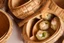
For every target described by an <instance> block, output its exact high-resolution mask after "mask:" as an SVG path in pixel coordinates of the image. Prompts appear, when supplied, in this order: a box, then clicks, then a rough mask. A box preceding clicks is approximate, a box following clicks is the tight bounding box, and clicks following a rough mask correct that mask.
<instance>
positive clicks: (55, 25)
mask: <svg viewBox="0 0 64 43" xmlns="http://www.w3.org/2000/svg"><path fill="white" fill-rule="evenodd" d="M57 22H58V21H57V18H54V19H53V20H52V21H51V28H52V29H53V30H56V29H57V26H58V25H57V24H58V23H57Z"/></svg>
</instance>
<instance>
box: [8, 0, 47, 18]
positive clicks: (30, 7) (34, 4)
mask: <svg viewBox="0 0 64 43" xmlns="http://www.w3.org/2000/svg"><path fill="white" fill-rule="evenodd" d="M46 1H47V0H44V1H43V0H9V1H8V6H9V9H10V10H11V12H12V13H13V14H14V15H15V16H16V17H17V18H19V19H25V18H26V17H28V16H30V15H32V14H33V13H34V12H36V11H37V10H38V8H39V7H40V6H41V5H42V4H44V3H46Z"/></svg>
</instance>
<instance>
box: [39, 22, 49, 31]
mask: <svg viewBox="0 0 64 43" xmlns="http://www.w3.org/2000/svg"><path fill="white" fill-rule="evenodd" d="M39 28H40V29H41V30H47V29H48V28H49V22H48V21H41V22H40V23H39Z"/></svg>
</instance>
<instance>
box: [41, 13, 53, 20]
mask: <svg viewBox="0 0 64 43" xmlns="http://www.w3.org/2000/svg"><path fill="white" fill-rule="evenodd" d="M53 17H54V15H53V14H51V13H45V14H44V15H42V18H44V19H47V20H51V19H52V18H53Z"/></svg>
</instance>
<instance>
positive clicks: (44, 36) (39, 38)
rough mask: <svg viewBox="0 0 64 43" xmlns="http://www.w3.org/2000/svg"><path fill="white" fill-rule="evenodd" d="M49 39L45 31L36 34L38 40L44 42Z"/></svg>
mask: <svg viewBox="0 0 64 43" xmlns="http://www.w3.org/2000/svg"><path fill="white" fill-rule="evenodd" d="M48 37H49V33H48V32H47V31H42V30H39V31H38V32H37V34H36V38H37V39H38V40H44V39H46V38H48Z"/></svg>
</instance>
